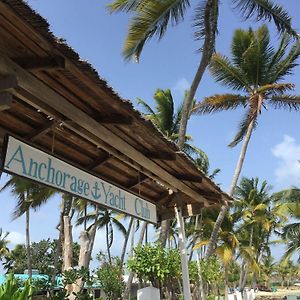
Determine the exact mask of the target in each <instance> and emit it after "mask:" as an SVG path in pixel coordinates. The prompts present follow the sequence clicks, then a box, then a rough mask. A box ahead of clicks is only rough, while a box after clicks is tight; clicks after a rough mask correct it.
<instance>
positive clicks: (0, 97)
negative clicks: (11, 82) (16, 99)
mask: <svg viewBox="0 0 300 300" xmlns="http://www.w3.org/2000/svg"><path fill="white" fill-rule="evenodd" d="M12 103H13V96H12V94H10V93H8V92H2V93H0V111H3V110H7V109H10V108H11V106H12Z"/></svg>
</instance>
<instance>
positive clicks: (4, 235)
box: [0, 228, 9, 261]
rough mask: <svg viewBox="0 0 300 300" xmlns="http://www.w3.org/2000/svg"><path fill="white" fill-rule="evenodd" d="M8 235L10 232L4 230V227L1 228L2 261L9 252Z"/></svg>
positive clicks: (0, 252) (0, 246)
mask: <svg viewBox="0 0 300 300" xmlns="http://www.w3.org/2000/svg"><path fill="white" fill-rule="evenodd" d="M8 235H9V232H4V231H3V230H2V228H0V261H1V260H2V259H3V257H5V256H7V254H8V253H9V249H8V247H7V245H8V243H9V240H8V239H6V238H7V236H8Z"/></svg>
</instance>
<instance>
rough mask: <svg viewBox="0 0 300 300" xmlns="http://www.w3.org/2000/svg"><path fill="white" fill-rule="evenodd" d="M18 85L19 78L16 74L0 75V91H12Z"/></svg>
mask: <svg viewBox="0 0 300 300" xmlns="http://www.w3.org/2000/svg"><path fill="white" fill-rule="evenodd" d="M17 86H18V82H17V78H16V76H14V75H7V76H1V77H0V92H11V91H12V90H13V89H14V88H16V87H17Z"/></svg>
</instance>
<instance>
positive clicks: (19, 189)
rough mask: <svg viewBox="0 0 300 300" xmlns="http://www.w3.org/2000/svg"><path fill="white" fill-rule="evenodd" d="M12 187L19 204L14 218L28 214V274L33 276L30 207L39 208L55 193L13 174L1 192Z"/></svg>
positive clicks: (11, 189)
mask: <svg viewBox="0 0 300 300" xmlns="http://www.w3.org/2000/svg"><path fill="white" fill-rule="evenodd" d="M7 189H10V191H11V194H12V195H13V196H14V197H16V198H17V205H16V207H15V211H14V213H13V218H18V217H20V216H22V215H23V214H24V213H25V215H26V251H27V265H28V275H29V277H31V276H32V265H31V253H30V227H29V225H30V209H31V208H32V209H34V210H36V209H38V208H39V207H40V206H41V205H42V204H44V203H45V202H46V201H47V200H48V199H49V198H50V197H51V196H52V195H53V193H54V190H53V189H50V188H48V187H45V186H42V185H39V184H37V183H34V182H33V181H30V180H28V179H24V178H21V177H19V176H12V177H11V178H10V179H9V180H8V181H7V182H6V184H5V185H4V186H3V188H2V189H1V190H0V192H2V191H4V190H7Z"/></svg>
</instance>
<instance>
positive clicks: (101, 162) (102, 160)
mask: <svg viewBox="0 0 300 300" xmlns="http://www.w3.org/2000/svg"><path fill="white" fill-rule="evenodd" d="M110 159H112V156H110V155H109V154H107V155H106V156H105V157H99V158H97V159H95V160H94V161H93V162H92V163H91V164H90V165H89V166H87V168H88V169H89V170H91V171H93V170H95V169H97V168H99V167H101V166H102V165H104V164H105V163H107V162H108V161H109V160H110Z"/></svg>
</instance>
